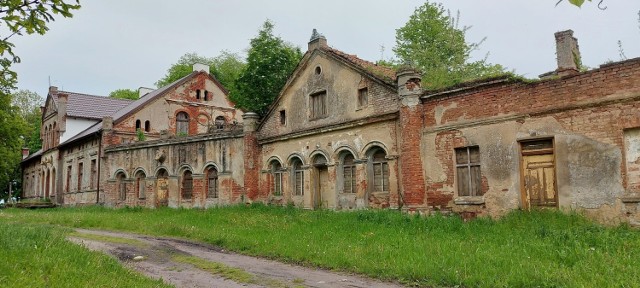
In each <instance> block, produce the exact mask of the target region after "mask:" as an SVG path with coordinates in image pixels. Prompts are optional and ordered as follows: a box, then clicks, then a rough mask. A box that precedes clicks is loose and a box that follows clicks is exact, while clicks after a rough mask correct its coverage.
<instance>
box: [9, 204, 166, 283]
mask: <svg viewBox="0 0 640 288" xmlns="http://www.w3.org/2000/svg"><path fill="white" fill-rule="evenodd" d="M13 212H18V211H10V213H13ZM0 213H2V214H0V215H2V216H6V215H3V214H6V211H2V210H0ZM5 220H7V219H6V218H4V217H0V247H1V248H0V259H1V260H0V287H91V288H93V287H170V286H168V285H165V284H163V283H162V281H154V280H150V279H148V278H145V277H143V276H141V275H139V274H137V273H135V272H132V271H130V270H127V269H125V268H124V267H122V266H121V265H120V263H118V261H117V260H116V259H113V258H111V257H108V256H106V255H104V254H102V253H98V252H91V251H89V250H87V249H84V248H82V247H80V246H78V245H75V244H72V243H71V242H69V241H67V240H66V239H65V238H64V235H65V233H64V230H63V229H61V228H56V227H51V226H45V225H40V224H15V223H9V222H10V221H5Z"/></svg>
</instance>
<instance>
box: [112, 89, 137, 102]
mask: <svg viewBox="0 0 640 288" xmlns="http://www.w3.org/2000/svg"><path fill="white" fill-rule="evenodd" d="M109 97H111V98H118V99H129V100H138V98H140V95H139V94H138V91H136V90H133V89H118V90H115V91H112V92H111V93H109Z"/></svg>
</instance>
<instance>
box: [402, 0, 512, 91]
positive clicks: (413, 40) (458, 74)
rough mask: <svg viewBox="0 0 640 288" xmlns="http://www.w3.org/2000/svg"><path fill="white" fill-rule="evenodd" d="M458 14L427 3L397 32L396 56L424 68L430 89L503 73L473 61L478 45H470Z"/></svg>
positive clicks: (495, 67) (465, 28)
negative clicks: (471, 55)
mask: <svg viewBox="0 0 640 288" xmlns="http://www.w3.org/2000/svg"><path fill="white" fill-rule="evenodd" d="M458 23H459V14H458V15H457V16H456V17H452V16H451V15H450V14H449V13H448V12H447V11H446V10H445V9H444V7H443V6H442V5H441V4H437V3H429V2H425V3H424V4H423V5H422V6H420V7H418V8H416V10H415V11H414V13H413V15H411V17H410V18H409V21H408V22H407V23H406V24H405V25H404V26H403V27H401V28H399V29H397V30H396V46H395V47H394V48H393V51H394V52H395V54H396V56H397V57H398V58H399V59H400V60H401V61H403V62H405V63H406V62H410V63H413V65H415V66H416V67H417V68H419V69H421V70H422V72H423V74H424V78H423V79H422V83H423V85H424V86H425V87H427V88H441V87H445V86H449V85H454V84H456V83H459V82H461V81H466V80H471V79H475V78H481V77H488V76H493V75H496V74H501V73H504V68H503V67H502V66H500V65H493V64H489V63H487V62H486V57H485V59H483V60H479V61H475V62H470V61H469V60H470V59H469V58H470V54H471V52H472V51H474V50H476V49H478V47H479V46H480V44H481V43H482V41H484V39H483V40H482V41H480V42H479V43H471V44H469V43H467V42H466V40H465V34H466V31H467V30H468V29H469V27H462V28H458Z"/></svg>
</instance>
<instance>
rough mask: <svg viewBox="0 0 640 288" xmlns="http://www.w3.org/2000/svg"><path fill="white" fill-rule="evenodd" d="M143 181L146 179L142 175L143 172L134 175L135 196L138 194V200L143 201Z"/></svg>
mask: <svg viewBox="0 0 640 288" xmlns="http://www.w3.org/2000/svg"><path fill="white" fill-rule="evenodd" d="M145 179H146V175H144V172H142V171H139V172H138V173H137V174H136V194H138V198H140V199H144V198H145V197H146V195H145Z"/></svg>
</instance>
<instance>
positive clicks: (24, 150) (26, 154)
mask: <svg viewBox="0 0 640 288" xmlns="http://www.w3.org/2000/svg"><path fill="white" fill-rule="evenodd" d="M27 157H29V148H27V147H23V148H22V160H24V159H26V158H27Z"/></svg>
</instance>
